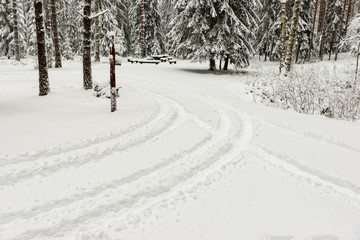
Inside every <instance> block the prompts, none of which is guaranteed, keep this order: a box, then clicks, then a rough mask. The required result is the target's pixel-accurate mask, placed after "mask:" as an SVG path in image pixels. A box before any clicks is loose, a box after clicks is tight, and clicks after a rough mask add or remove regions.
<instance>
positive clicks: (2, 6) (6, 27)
mask: <svg viewBox="0 0 360 240" xmlns="http://www.w3.org/2000/svg"><path fill="white" fill-rule="evenodd" d="M11 32H12V27H11V5H10V0H3V1H1V2H0V50H1V53H2V55H7V56H8V57H10V55H11V48H10V41H11V36H10V33H11Z"/></svg>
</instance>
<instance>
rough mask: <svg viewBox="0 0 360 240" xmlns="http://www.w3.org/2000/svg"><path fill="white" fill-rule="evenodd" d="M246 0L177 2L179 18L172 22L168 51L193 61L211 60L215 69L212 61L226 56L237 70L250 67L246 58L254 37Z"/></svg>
mask: <svg viewBox="0 0 360 240" xmlns="http://www.w3.org/2000/svg"><path fill="white" fill-rule="evenodd" d="M251 4H252V2H249V1H242V0H238V1H233V2H232V4H229V2H228V1H220V0H212V1H206V2H204V1H201V0H194V1H185V2H184V1H180V2H178V3H177V5H176V9H177V11H178V15H177V16H176V18H175V19H174V20H173V22H172V26H173V28H172V30H171V32H170V35H169V36H170V37H172V38H173V39H174V42H173V43H172V46H171V49H172V51H173V52H174V53H175V54H177V55H181V56H182V57H184V58H189V59H192V60H193V61H200V62H202V61H204V60H209V61H210V70H214V69H215V58H223V57H225V56H226V55H229V57H230V61H231V63H234V64H235V66H237V67H246V66H247V65H249V57H250V55H251V54H253V53H254V52H255V51H254V49H253V48H252V44H251V42H250V40H251V39H253V38H254V34H253V33H252V27H253V25H255V24H256V23H255V22H254V20H253V16H252V13H251V12H250V9H253V6H252V5H251Z"/></svg>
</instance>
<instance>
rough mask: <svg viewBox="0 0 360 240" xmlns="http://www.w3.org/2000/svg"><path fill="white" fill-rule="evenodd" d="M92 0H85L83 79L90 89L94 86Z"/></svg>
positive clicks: (87, 88) (86, 87)
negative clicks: (92, 70) (92, 67)
mask: <svg viewBox="0 0 360 240" xmlns="http://www.w3.org/2000/svg"><path fill="white" fill-rule="evenodd" d="M90 14H91V0H84V11H83V15H84V17H83V24H84V36H83V81H84V89H85V90H89V89H92V88H93V82H92V72H91V19H90Z"/></svg>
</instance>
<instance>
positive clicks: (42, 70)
mask: <svg viewBox="0 0 360 240" xmlns="http://www.w3.org/2000/svg"><path fill="white" fill-rule="evenodd" d="M34 8H35V22H36V38H37V49H38V51H37V52H38V64H39V95H40V96H45V95H47V94H48V93H49V92H50V85H49V77H48V70H47V66H46V64H47V63H46V49H45V32H44V18H43V6H42V2H41V1H34Z"/></svg>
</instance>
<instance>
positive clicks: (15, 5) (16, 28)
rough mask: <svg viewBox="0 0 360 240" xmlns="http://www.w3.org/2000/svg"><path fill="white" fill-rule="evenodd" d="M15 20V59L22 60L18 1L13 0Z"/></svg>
mask: <svg viewBox="0 0 360 240" xmlns="http://www.w3.org/2000/svg"><path fill="white" fill-rule="evenodd" d="M13 20H14V42H15V60H16V61H20V42H19V28H18V15H17V2H16V0H13Z"/></svg>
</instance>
